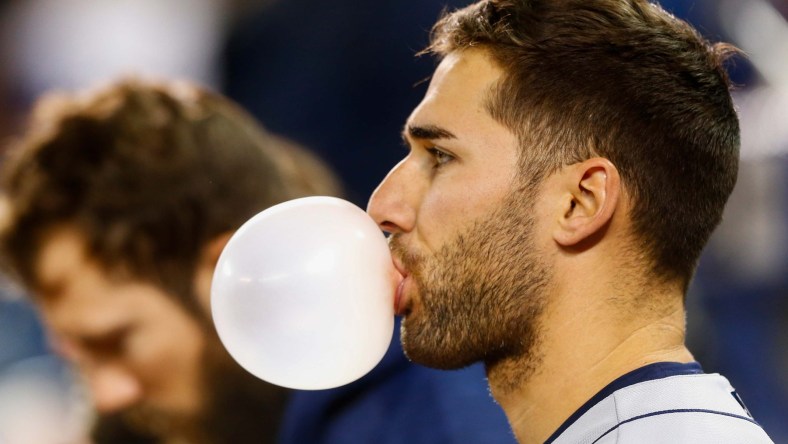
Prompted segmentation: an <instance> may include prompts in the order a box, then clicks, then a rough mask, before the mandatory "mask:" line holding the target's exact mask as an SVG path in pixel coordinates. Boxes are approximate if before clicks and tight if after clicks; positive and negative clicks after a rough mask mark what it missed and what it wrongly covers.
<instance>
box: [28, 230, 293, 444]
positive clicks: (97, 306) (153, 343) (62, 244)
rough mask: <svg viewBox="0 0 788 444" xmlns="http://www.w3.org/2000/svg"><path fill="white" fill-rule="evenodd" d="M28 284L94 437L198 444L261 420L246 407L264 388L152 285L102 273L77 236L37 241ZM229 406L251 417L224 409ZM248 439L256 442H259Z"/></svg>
mask: <svg viewBox="0 0 788 444" xmlns="http://www.w3.org/2000/svg"><path fill="white" fill-rule="evenodd" d="M36 277H37V284H38V285H36V292H37V296H38V299H39V301H41V304H40V306H41V309H42V313H43V316H44V319H45V321H46V323H47V324H48V326H49V328H50V330H51V331H52V332H53V333H54V336H55V338H56V346H57V348H58V349H59V351H60V352H61V353H62V354H63V355H64V356H65V357H66V358H68V359H69V360H71V361H72V362H73V363H75V364H76V365H77V366H78V368H79V369H80V372H81V374H82V375H83V376H84V379H85V382H86V383H87V386H88V388H89V391H90V393H91V395H92V399H93V403H94V405H95V408H96V409H97V411H98V413H99V428H101V427H105V428H106V427H107V423H109V422H107V423H105V422H104V419H105V418H108V419H110V418H111V420H110V422H115V423H118V424H121V423H122V424H123V425H124V426H127V427H128V428H129V429H130V430H136V431H138V432H140V433H142V434H146V435H151V436H156V437H161V438H167V439H169V438H174V437H179V438H181V439H186V440H188V441H189V442H195V443H202V442H206V443H207V442H218V440H219V438H217V439H216V440H214V439H213V437H215V436H216V435H219V434H221V433H223V431H226V430H225V429H232V430H235V429H238V428H239V427H241V426H240V424H239V416H240V417H243V415H244V413H246V415H251V414H254V415H255V416H259V415H262V414H265V413H264V412H263V411H261V409H262V408H263V407H261V409H258V410H257V411H254V409H252V408H250V407H252V406H253V405H254V404H255V403H257V402H258V401H259V402H265V401H263V399H266V397H270V396H272V394H271V393H269V392H270V387H267V386H266V385H265V384H264V383H262V382H260V381H259V380H257V379H255V378H254V377H252V376H251V375H249V374H248V373H246V372H244V371H243V370H242V369H241V368H240V367H238V366H237V365H236V364H235V363H234V362H233V361H232V360H231V359H230V357H229V355H227V353H226V352H225V351H224V349H223V348H222V346H221V344H220V342H219V340H218V338H217V337H215V336H216V335H215V334H210V333H209V332H211V333H212V330H210V328H211V326H210V325H208V322H207V320H202V319H197V318H196V317H195V316H194V315H192V314H191V313H189V312H187V310H186V309H184V308H183V307H182V306H181V305H180V304H179V303H178V302H176V301H175V298H174V297H173V296H171V295H169V294H167V293H166V292H165V291H163V290H162V289H160V288H158V287H156V286H155V285H152V284H150V283H147V282H141V281H136V280H133V279H121V278H118V277H117V276H113V275H111V274H110V273H107V272H106V271H105V270H104V269H103V268H102V267H101V266H100V265H99V264H98V263H96V262H95V261H92V260H91V258H90V257H89V255H87V254H86V251H85V249H84V241H83V238H82V237H81V236H80V235H79V233H78V232H76V231H74V230H69V229H62V230H58V231H54V232H52V233H51V234H50V236H48V237H47V238H45V243H44V244H43V247H42V248H41V250H40V254H39V256H38V261H37V267H36ZM261 391H262V393H259V392H261ZM256 395H257V398H255V397H254V396H256ZM258 398H260V399H258ZM250 399H254V400H255V402H251V401H250ZM269 401H270V399H269ZM217 403H218V404H221V405H222V408H218V407H216V404H217ZM234 403H235V404H237V405H238V406H239V410H241V409H244V410H252V411H251V412H243V411H234V410H232V409H227V406H228V405H233V404H234ZM250 404H251V405H250ZM277 406H278V404H277ZM228 422H229V423H230V424H232V426H231V425H222V424H225V423H228ZM240 422H241V423H243V421H240ZM257 423H258V424H264V423H265V420H264V419H258V421H257ZM206 429H209V430H206ZM104 432H106V431H104ZM255 432H256V434H257V441H256V442H262V441H260V440H261V439H265V438H264V436H262V435H263V432H261V431H260V430H257V431H255ZM233 433H239V432H237V431H236V432H233ZM110 435H111V433H110ZM227 442H229V441H227Z"/></svg>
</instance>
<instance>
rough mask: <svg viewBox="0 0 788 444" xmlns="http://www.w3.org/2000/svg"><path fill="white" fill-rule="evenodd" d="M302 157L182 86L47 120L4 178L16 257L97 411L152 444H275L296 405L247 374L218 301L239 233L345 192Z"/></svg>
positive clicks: (97, 99)
mask: <svg viewBox="0 0 788 444" xmlns="http://www.w3.org/2000/svg"><path fill="white" fill-rule="evenodd" d="M296 152H297V148H296V147H294V146H287V145H286V144H285V143H284V142H282V141H281V140H279V139H276V138H275V137H273V136H270V135H268V134H266V133H264V132H262V131H261V130H260V129H259V128H258V127H257V125H256V124H255V123H254V122H253V121H252V120H251V119H249V118H248V117H246V116H245V115H244V114H243V113H242V112H241V111H240V110H238V109H236V108H235V107H233V106H232V105H231V104H229V103H228V102H226V101H224V100H222V99H221V98H220V97H218V96H216V95H213V94H209V93H206V92H203V91H201V90H199V89H197V88H194V87H191V86H188V85H183V84H172V85H169V86H164V85H163V86H154V85H148V84H143V83H138V82H133V81H129V82H124V83H119V84H116V85H113V86H111V87H109V88H106V89H101V90H98V91H94V92H88V93H83V94H76V95H73V96H57V95H55V96H50V97H48V98H46V99H44V100H43V101H42V102H41V103H40V105H39V106H38V107H37V108H36V111H35V115H34V117H33V120H32V123H31V128H30V130H29V131H28V133H27V134H26V136H25V138H24V139H23V140H21V141H20V142H19V146H18V149H17V150H16V151H15V152H14V155H13V158H12V159H10V160H9V161H8V163H7V164H6V165H5V167H6V169H5V174H4V176H3V178H4V185H5V191H6V192H7V194H6V200H5V203H6V204H7V213H6V214H5V216H7V218H8V219H7V220H6V222H7V223H8V224H7V225H5V226H4V231H3V247H4V249H5V252H6V253H7V254H8V258H9V261H10V262H11V263H12V264H13V267H12V268H13V270H14V272H16V273H18V274H17V275H18V277H19V278H20V279H21V281H22V282H23V283H24V284H25V286H26V287H27V289H28V290H29V291H30V293H31V294H32V295H34V297H35V300H36V301H37V302H38V303H39V307H40V308H41V310H42V313H43V316H44V318H45V320H46V321H47V324H48V326H49V327H50V328H51V330H52V332H53V334H54V336H55V338H56V339H55V341H56V342H55V344H56V345H55V347H56V348H57V349H58V350H59V351H60V352H61V353H62V354H63V355H64V356H66V357H67V358H68V359H69V360H71V361H73V362H75V363H76V364H77V365H78V366H79V368H80V370H81V371H82V373H83V375H84V376H85V378H86V380H87V382H88V385H89V388H90V392H91V394H92V401H93V404H94V405H95V407H96V409H97V410H98V411H99V412H101V413H102V414H105V415H109V414H115V413H120V412H122V417H123V421H125V422H127V423H128V424H129V425H130V426H131V428H133V429H138V430H139V431H141V432H145V433H147V434H150V435H151V436H157V437H158V436H161V437H168V438H171V437H180V438H181V439H185V440H186V441H187V442H195V443H200V442H228V443H229V442H238V443H241V442H262V441H261V440H267V441H265V442H274V440H275V437H276V431H277V429H278V423H279V419H280V417H281V415H282V411H283V409H284V403H285V399H286V393H285V391H284V390H283V389H281V388H277V387H274V386H271V385H269V384H266V383H263V382H261V381H259V380H257V379H256V378H254V377H253V376H251V375H249V374H247V373H246V372H245V371H244V370H242V369H241V368H240V367H238V366H237V365H235V364H234V363H233V361H232V360H231V359H230V358H229V356H228V355H227V354H226V353H225V352H224V349H223V347H222V346H221V344H220V343H219V342H218V338H217V337H216V335H215V334H214V333H213V327H212V325H211V322H210V317H209V314H208V313H209V311H208V298H209V288H210V287H209V285H210V276H211V275H212V272H213V266H214V263H215V261H216V260H217V259H218V255H219V253H220V252H221V249H222V247H223V245H224V242H225V241H226V240H227V238H228V236H229V234H230V233H231V232H232V231H233V230H234V229H235V228H237V227H238V226H240V225H241V224H242V223H243V222H244V221H246V220H247V219H248V218H249V217H251V216H252V215H254V214H255V213H256V212H258V211H260V210H261V209H263V208H265V207H267V206H270V205H273V204H276V203H279V202H281V201H284V200H287V199H291V198H295V197H299V196H304V195H308V194H315V193H325V194H335V193H337V191H338V188H337V186H336V182H335V181H334V180H333V177H332V176H331V175H330V174H329V173H328V172H327V171H326V170H324V169H323V168H322V166H321V165H320V164H319V163H318V161H317V160H315V159H313V158H311V157H309V156H308V155H306V154H305V153H300V154H298V157H297V158H296V157H295V156H294V154H293V153H296ZM305 179H307V180H305ZM103 418H110V416H104V417H103ZM104 427H105V426H104V423H102V421H99V427H98V428H97V429H98V430H101V431H102V433H106V432H104V431H105V430H106V429H105V428H104ZM110 436H111V434H110Z"/></svg>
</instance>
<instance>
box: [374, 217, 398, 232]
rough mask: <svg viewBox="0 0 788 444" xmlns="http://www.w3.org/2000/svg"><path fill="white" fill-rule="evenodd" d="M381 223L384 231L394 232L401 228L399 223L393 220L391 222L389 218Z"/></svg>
mask: <svg viewBox="0 0 788 444" xmlns="http://www.w3.org/2000/svg"><path fill="white" fill-rule="evenodd" d="M379 225H380V228H381V229H382V230H383V231H385V232H387V233H394V232H396V231H398V230H399V228H398V227H397V224H395V223H393V222H389V221H387V220H384V221H383V222H381V223H380V224H379Z"/></svg>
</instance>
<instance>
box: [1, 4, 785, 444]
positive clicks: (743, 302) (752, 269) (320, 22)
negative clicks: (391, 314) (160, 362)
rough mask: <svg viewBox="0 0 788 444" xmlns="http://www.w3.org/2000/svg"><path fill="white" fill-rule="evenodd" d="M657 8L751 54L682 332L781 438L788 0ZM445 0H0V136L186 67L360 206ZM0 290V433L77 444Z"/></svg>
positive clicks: (66, 402)
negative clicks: (301, 152)
mask: <svg viewBox="0 0 788 444" xmlns="http://www.w3.org/2000/svg"><path fill="white" fill-rule="evenodd" d="M467 3H468V2H458V1H452V2H450V4H449V5H448V6H449V7H456V6H462V5H464V4H467ZM661 4H662V5H663V6H664V7H665V8H666V9H668V10H669V11H671V12H673V13H674V14H675V15H677V16H679V17H682V18H685V19H687V20H689V21H690V22H692V23H693V24H694V25H695V26H696V27H697V28H698V29H699V30H700V31H701V32H702V33H703V34H704V35H706V37H708V38H709V39H710V40H712V41H718V40H724V41H728V42H732V43H734V44H736V45H737V46H738V47H740V48H742V49H743V50H744V51H745V52H746V54H747V58H746V59H745V58H739V59H737V60H736V61H735V63H734V64H732V65H731V67H730V69H731V74H732V77H733V79H734V81H735V82H736V84H737V88H736V91H735V100H736V102H737V107H738V109H739V112H740V118H741V124H742V139H743V145H742V165H741V171H740V178H739V183H738V185H737V188H736V190H735V192H734V195H733V197H732V198H731V201H730V203H729V205H728V208H727V211H726V216H725V220H724V222H723V225H722V226H721V227H720V229H719V230H718V231H717V232H716V234H715V236H714V238H713V239H712V242H711V244H710V246H709V248H708V249H707V251H706V254H705V255H704V257H703V258H702V261H701V266H700V268H699V271H698V275H697V278H696V280H695V282H694V284H693V286H692V288H691V292H690V296H689V298H688V307H689V325H690V329H689V340H690V343H691V346H692V349H693V351H694V352H695V354H696V357H697V358H698V360H699V361H700V362H701V364H702V365H703V366H704V368H705V370H706V371H707V372H720V373H723V374H724V375H725V376H727V377H728V379H730V381H731V382H732V384H733V385H734V386H735V387H736V388H737V390H738V392H739V393H740V394H741V395H742V397H743V398H744V400H745V402H746V403H747V405H748V407H749V409H750V410H751V411H752V413H753V415H754V416H755V418H756V419H757V420H758V421H759V422H760V423H761V424H762V425H763V426H764V428H765V429H766V430H767V432H768V433H769V434H770V435H771V436H772V438H773V439H774V441H775V442H788V413H786V412H788V343H787V342H788V154H786V153H788V21H787V20H786V17H788V0H663V1H662V2H661ZM445 6H447V5H446V2H444V1H435V0H396V1H395V0H376V1H374V2H358V1H351V0H331V1H315V0H263V1H251V0H234V1H233V0H224V1H222V0H167V1H160V0H136V1H113V2H107V1H103V0H16V1H14V0H5V1H0V138H2V139H3V140H4V141H5V140H7V138H8V137H10V136H11V135H13V134H15V133H17V132H18V131H19V130H20V128H21V126H22V125H23V124H24V122H23V116H24V115H25V114H26V112H27V111H28V109H29V107H30V104H31V103H32V101H33V100H35V98H36V97H38V96H39V95H40V94H42V93H44V92H45V91H49V90H52V89H58V88H66V89H73V88H80V87H85V86H89V85H93V84H95V83H97V82H102V81H106V80H109V79H111V78H114V77H116V76H118V75H133V74H136V75H145V76H168V77H182V78H189V79H193V80H195V81H198V82H200V83H203V84H205V85H207V86H209V87H212V88H214V89H217V90H220V91H222V92H224V93H226V94H228V95H229V96H230V97H232V98H233V99H235V100H236V101H238V102H239V103H241V104H242V105H243V106H244V107H246V108H247V109H248V110H250V111H251V112H252V113H253V114H254V115H255V116H256V117H258V118H259V119H260V120H261V121H262V122H263V123H264V124H265V125H266V126H267V127H268V128H269V129H271V130H272V131H274V132H277V133H280V134H282V135H285V136H287V137H289V138H292V139H294V140H296V141H298V142H300V143H302V144H303V145H305V146H307V147H310V148H311V149H313V150H314V151H316V152H317V153H318V154H319V155H320V156H321V157H323V158H324V159H325V160H326V161H328V162H329V164H330V165H331V166H333V167H334V169H335V170H336V171H337V172H338V173H339V174H340V175H341V177H342V178H343V180H344V181H345V184H346V187H347V190H348V198H349V199H350V200H352V201H353V202H355V203H356V204H358V205H360V206H362V207H363V206H365V205H366V200H367V199H368V197H369V195H370V194H371V192H372V191H373V189H374V187H375V186H376V185H377V183H378V182H379V181H380V180H381V179H382V178H383V176H384V175H385V174H386V173H387V172H388V170H389V169H390V168H391V167H392V166H393V165H394V164H395V163H396V162H397V161H398V160H399V159H400V158H401V157H403V156H404V154H405V149H404V148H403V147H402V144H401V142H400V135H399V132H400V130H401V126H402V124H403V123H404V121H405V119H406V117H407V115H408V114H409V112H410V110H411V109H412V108H413V107H414V106H415V105H416V104H417V103H418V101H419V100H420V98H421V96H422V95H423V93H424V90H425V89H426V83H425V82H424V81H425V80H426V79H428V77H429V75H430V73H431V71H432V69H433V67H434V62H433V61H432V60H431V59H430V58H429V57H422V58H417V57H415V53H416V52H418V51H419V50H420V49H422V48H423V47H424V46H425V44H426V42H427V37H428V30H429V28H430V26H431V24H432V23H433V22H434V21H435V19H436V18H437V16H438V15H439V13H440V11H441V9H442V8H444V7H445ZM2 289H3V290H2V295H0V431H3V433H4V434H5V436H4V437H3V438H5V439H6V441H5V442H7V443H9V444H10V443H25V444H36V443H42V444H50V443H52V442H55V440H54V439H53V437H55V436H56V437H57V439H58V441H57V442H66V443H78V442H83V441H81V439H82V436H83V433H84V430H85V427H84V424H85V423H86V421H87V420H88V418H89V417H90V413H89V408H88V407H87V406H86V404H85V401H84V399H85V397H84V395H83V394H82V392H81V391H80V389H79V386H78V385H77V384H74V383H73V378H72V377H71V374H70V373H69V370H68V368H67V367H66V366H64V365H62V363H60V362H59V361H58V360H57V358H55V357H53V356H52V355H51V354H50V353H49V350H48V345H47V341H46V334H45V332H44V331H43V330H42V329H41V327H40V325H39V323H38V320H37V317H36V313H35V312H34V311H33V309H32V308H31V307H30V305H29V304H28V303H27V302H26V300H25V298H24V295H22V294H21V292H19V291H18V290H15V289H14V288H13V287H12V286H11V285H10V284H8V283H6V282H5V281H3V284H2ZM20 393H23V394H24V396H21V395H20ZM21 399H25V400H26V401H25V403H24V404H20V403H21V401H20V400H21ZM31 412H32V413H31ZM25 417H28V418H31V417H32V418H37V420H36V421H34V424H30V422H31V421H27V422H25V421H24V420H23V419H24V418H25ZM48 433H49V434H48ZM15 439H17V440H16V441H15Z"/></svg>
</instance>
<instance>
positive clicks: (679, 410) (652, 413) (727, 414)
mask: <svg viewBox="0 0 788 444" xmlns="http://www.w3.org/2000/svg"><path fill="white" fill-rule="evenodd" d="M672 413H708V414H712V415H721V416H729V417H731V418H736V419H743V420H745V421H747V422H751V423H753V424H755V425H756V426H758V427H760V424H758V423H757V422H755V420H753V419H751V418H748V417H746V416H740V415H734V414H733V413H728V412H718V411H716V410H705V409H673V410H662V411H659V412H651V413H646V414H645V415H640V416H635V417H634V418H629V419H626V420H624V421H621V422H619V423H618V424H616V425H615V426H613V427H611V428H610V429H609V430H608V431H606V432H605V433H603V434H601V435H600V436H599V438H597V439H595V440H594V442H593V443H591V444H596V443H597V442H598V441H599V440H600V439H602V438H604V437H605V435H607V434H608V433H610V432H612V431H613V430H615V429H617V428H619V427H621V426H622V425H624V424H626V423H628V422H633V421H637V420H638V419H644V418H649V417H651V416H659V415H669V414H672Z"/></svg>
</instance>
